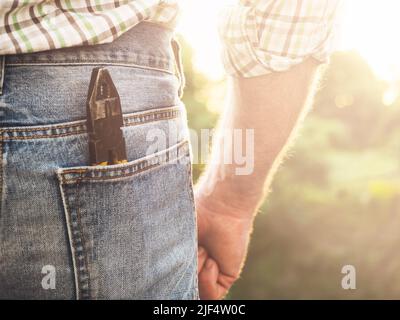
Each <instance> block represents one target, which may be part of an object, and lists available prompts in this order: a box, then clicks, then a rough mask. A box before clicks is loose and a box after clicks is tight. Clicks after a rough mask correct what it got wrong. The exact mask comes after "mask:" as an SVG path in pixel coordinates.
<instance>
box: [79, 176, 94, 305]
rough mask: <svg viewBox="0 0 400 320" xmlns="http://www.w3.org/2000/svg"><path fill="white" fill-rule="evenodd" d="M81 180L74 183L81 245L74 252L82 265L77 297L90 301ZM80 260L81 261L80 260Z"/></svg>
mask: <svg viewBox="0 0 400 320" xmlns="http://www.w3.org/2000/svg"><path fill="white" fill-rule="evenodd" d="M81 181H82V179H81V178H79V179H78V180H77V182H76V199H75V201H76V219H77V224H78V227H77V231H78V232H79V238H80V240H79V241H80V242H81V244H80V245H79V243H78V244H77V247H76V251H75V252H77V254H78V260H79V261H80V263H82V270H81V267H80V268H79V269H78V278H79V282H78V283H79V288H78V289H79V293H80V294H79V297H80V298H83V299H90V298H91V296H90V273H89V270H88V268H89V263H88V256H87V250H86V244H87V241H86V239H85V236H84V233H83V231H82V219H81V210H80V183H81ZM80 258H81V259H80Z"/></svg>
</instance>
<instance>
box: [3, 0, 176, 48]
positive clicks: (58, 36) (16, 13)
mask: <svg viewBox="0 0 400 320" xmlns="http://www.w3.org/2000/svg"><path fill="white" fill-rule="evenodd" d="M177 13H178V6H177V3H176V1H175V0H119V1H117V0H47V1H42V0H0V54H13V53H23V52H34V51H43V50H49V49H57V48H64V47H72V46H76V45H91V44H99V43H108V42H112V41H113V40H114V39H116V38H117V37H119V36H120V35H121V34H123V33H124V32H125V31H127V30H129V29H130V28H132V27H133V26H135V25H137V24H138V23H139V22H141V21H143V20H148V21H151V22H155V23H159V24H163V25H166V26H168V27H173V26H174V25H175V22H176V19H177Z"/></svg>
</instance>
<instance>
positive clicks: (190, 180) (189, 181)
mask: <svg viewBox="0 0 400 320" xmlns="http://www.w3.org/2000/svg"><path fill="white" fill-rule="evenodd" d="M187 186H188V189H187V193H188V196H189V199H190V201H191V205H192V210H193V217H192V218H193V222H194V225H195V228H196V230H197V215H196V206H195V201H194V194H193V177H192V163H191V161H190V162H189V163H188V164H187ZM194 242H195V244H196V245H197V244H198V237H197V233H195V239H194ZM196 250H197V248H196ZM196 257H197V252H196ZM195 263H196V268H195V269H196V270H197V267H198V266H197V263H198V262H197V259H196V262H195ZM193 285H194V290H196V291H195V297H196V299H198V296H199V293H198V290H199V289H198V276H197V272H196V274H195V276H194V283H193Z"/></svg>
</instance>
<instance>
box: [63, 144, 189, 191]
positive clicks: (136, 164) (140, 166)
mask: <svg viewBox="0 0 400 320" xmlns="http://www.w3.org/2000/svg"><path fill="white" fill-rule="evenodd" d="M188 144H189V142H188V141H187V140H184V141H182V142H181V143H179V144H178V145H175V146H173V147H172V148H170V149H168V150H164V151H162V152H159V153H158V154H154V155H152V156H151V157H149V158H147V159H143V160H140V159H139V160H134V161H133V162H132V163H130V164H128V165H125V166H124V165H123V167H120V166H119V167H118V168H106V169H103V168H98V169H97V168H96V169H91V168H88V167H86V168H77V169H59V177H60V178H61V183H62V184H71V183H75V182H77V181H78V180H79V181H90V180H95V181H101V180H110V179H119V178H124V177H130V176H134V175H136V174H139V173H141V172H144V171H149V170H151V169H153V168H156V167H159V166H161V165H162V164H163V163H168V162H167V161H163V159H164V158H165V159H168V160H169V161H178V160H180V159H182V158H183V157H187V156H188V151H187V148H188ZM175 150H176V151H177V153H179V151H181V150H183V153H182V154H180V155H178V156H176V157H175V158H171V157H170V153H172V152H174V151H175ZM155 159H156V160H159V161H158V162H156V163H152V160H153V161H154V160H155ZM160 159H161V160H160ZM123 171H125V172H123ZM113 172H117V173H119V174H116V175H110V176H101V175H99V176H95V175H94V174H96V173H97V174H102V173H108V174H112V173H113ZM88 173H89V174H91V176H87V174H88ZM74 174H78V175H79V176H78V178H75V177H72V178H66V177H65V176H66V175H74ZM84 174H86V176H84Z"/></svg>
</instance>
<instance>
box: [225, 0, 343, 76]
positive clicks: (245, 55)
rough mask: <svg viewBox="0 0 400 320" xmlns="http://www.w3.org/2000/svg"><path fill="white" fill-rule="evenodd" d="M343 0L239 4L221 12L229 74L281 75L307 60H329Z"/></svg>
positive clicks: (251, 0)
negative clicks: (278, 72) (275, 72)
mask: <svg viewBox="0 0 400 320" xmlns="http://www.w3.org/2000/svg"><path fill="white" fill-rule="evenodd" d="M340 3H341V0H240V3H239V4H238V5H236V6H232V7H229V8H227V9H226V10H225V12H224V13H223V17H222V20H221V26H220V34H221V38H222V39H223V61H224V65H225V69H226V70H227V72H228V73H229V74H231V75H238V76H243V77H255V76H260V75H263V74H268V73H271V72H274V71H285V70H288V69H289V68H290V67H292V66H294V65H296V64H299V63H301V62H302V61H304V60H305V59H307V58H310V57H312V58H314V59H316V60H317V61H320V62H321V63H325V62H328V59H329V55H330V54H331V52H332V50H333V43H334V41H333V39H334V37H333V35H334V32H333V29H334V27H335V26H336V23H335V21H336V20H335V17H336V16H337V11H338V8H339V5H340Z"/></svg>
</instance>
